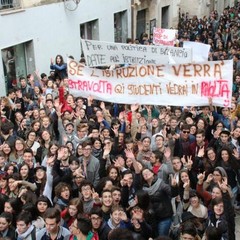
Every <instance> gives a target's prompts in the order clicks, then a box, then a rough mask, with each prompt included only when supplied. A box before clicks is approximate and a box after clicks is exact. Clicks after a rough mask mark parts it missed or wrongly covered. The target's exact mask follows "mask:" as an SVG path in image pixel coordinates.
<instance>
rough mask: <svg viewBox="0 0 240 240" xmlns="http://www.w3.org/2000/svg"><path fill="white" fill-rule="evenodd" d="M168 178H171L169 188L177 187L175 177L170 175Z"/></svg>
mask: <svg viewBox="0 0 240 240" xmlns="http://www.w3.org/2000/svg"><path fill="white" fill-rule="evenodd" d="M170 178H171V186H172V187H175V186H177V179H176V176H175V175H171V176H170Z"/></svg>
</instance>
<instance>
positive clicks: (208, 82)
mask: <svg viewBox="0 0 240 240" xmlns="http://www.w3.org/2000/svg"><path fill="white" fill-rule="evenodd" d="M232 65H233V62H232V60H228V61H216V62H215V61H214V62H204V63H189V64H178V65H169V64H166V65H165V64H157V65H131V66H128V67H125V68H117V69H116V70H108V69H107V70H100V69H94V68H88V67H86V66H83V65H81V64H79V63H78V62H76V61H74V60H70V59H69V61H68V77H69V80H68V84H69V91H70V93H72V94H73V95H74V96H82V97H88V96H89V95H91V96H92V97H94V98H96V99H98V100H102V101H107V102H114V103H123V104H135V103H139V104H150V105H172V106H204V105H208V98H209V97H211V98H212V99H213V104H214V105H216V106H230V105H231V96H232V69H233V66H232Z"/></svg>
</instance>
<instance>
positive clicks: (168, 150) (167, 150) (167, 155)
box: [164, 147, 171, 160]
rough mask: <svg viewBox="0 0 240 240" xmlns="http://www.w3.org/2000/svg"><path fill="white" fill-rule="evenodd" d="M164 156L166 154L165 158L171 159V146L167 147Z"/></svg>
mask: <svg viewBox="0 0 240 240" xmlns="http://www.w3.org/2000/svg"><path fill="white" fill-rule="evenodd" d="M164 156H165V158H166V159H167V160H168V159H170V156H171V149H170V147H166V148H165V151H164Z"/></svg>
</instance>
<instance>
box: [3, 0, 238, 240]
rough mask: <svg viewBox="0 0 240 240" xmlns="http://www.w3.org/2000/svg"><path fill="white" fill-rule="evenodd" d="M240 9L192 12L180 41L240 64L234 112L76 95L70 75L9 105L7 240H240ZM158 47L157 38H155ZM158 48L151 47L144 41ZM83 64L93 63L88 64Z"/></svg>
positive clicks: (15, 96)
mask: <svg viewBox="0 0 240 240" xmlns="http://www.w3.org/2000/svg"><path fill="white" fill-rule="evenodd" d="M239 10H240V9H239V4H238V3H237V4H236V6H235V7H233V8H226V9H225V10H224V12H223V13H222V14H221V15H218V13H217V12H216V11H214V12H212V13H211V15H210V17H209V18H207V17H204V18H202V19H199V18H197V17H193V18H189V16H188V14H182V15H181V16H180V22H179V41H178V44H179V45H181V42H182V41H184V40H185V39H190V40H191V41H200V42H203V43H208V44H210V45H211V53H210V57H209V58H210V59H209V60H220V59H233V60H234V66H233V68H234V76H233V77H234V85H233V96H232V105H231V108H227V107H223V108H218V107H215V106H213V105H212V99H211V98H209V105H208V106H204V107H195V106H179V107H172V106H162V105H161V103H159V105H158V106H149V105H138V104H131V105H128V104H126V105H123V104H117V103H109V102H108V103H107V102H101V101H97V100H96V99H93V98H92V97H91V96H89V97H88V98H86V99H85V98H82V97H81V96H79V97H74V96H73V95H71V94H70V93H69V92H68V83H67V65H66V64H65V63H64V60H63V58H62V56H61V55H58V56H56V59H55V63H54V61H53V60H51V63H50V69H51V72H50V76H47V75H46V74H44V73H43V74H41V76H38V74H36V75H37V77H35V76H34V75H33V74H29V75H28V76H27V77H26V78H25V77H21V78H20V79H19V81H18V86H17V87H15V86H12V87H11V88H10V89H8V94H7V96H6V97H2V98H1V128H0V129H1V134H0V239H5V240H7V239H11V240H12V239H17V240H34V239H37V240H46V239H49V240H50V239H51V240H53V239H57V240H62V239H74V240H83V239H88V240H90V239H95V240H105V239H106V240H113V239H115V240H121V239H129V240H132V239H143V240H144V239H147V240H148V239H159V240H160V239H194V240H196V239H211V240H214V239H219V240H220V239H224V240H228V239H229V240H234V239H235V211H237V210H239V209H240V206H239V180H240V172H239V169H240V155H239V154H240V146H239V140H240V109H239V105H238V102H239V86H240V85H239V84H240V74H239V72H238V71H239V70H240V69H239V67H240V65H239V64H240V63H239V55H238V54H239V50H240V49H239V35H240V31H239V24H240V21H239V14H240V13H239ZM144 36H145V37H146V35H144ZM144 41H146V39H145V40H144ZM81 62H84V60H83V59H81Z"/></svg>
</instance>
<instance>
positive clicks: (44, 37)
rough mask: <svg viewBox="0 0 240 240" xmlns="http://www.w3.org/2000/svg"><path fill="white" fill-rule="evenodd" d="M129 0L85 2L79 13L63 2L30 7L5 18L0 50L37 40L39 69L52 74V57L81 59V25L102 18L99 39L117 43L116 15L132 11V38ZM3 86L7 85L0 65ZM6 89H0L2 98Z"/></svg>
mask: <svg viewBox="0 0 240 240" xmlns="http://www.w3.org/2000/svg"><path fill="white" fill-rule="evenodd" d="M130 7H131V6H130V1H129V0H114V1H112V0H101V1H100V0H81V2H80V4H79V7H78V9H77V10H76V11H73V12H71V11H67V10H66V9H65V8H64V4H63V3H54V4H48V5H42V6H39V7H33V8H27V9H25V11H23V12H18V13H12V14H9V15H1V13H0V29H1V34H0V36H1V37H0V49H3V48H6V47H9V46H12V45H16V44H19V43H22V42H26V41H29V40H33V44H34V52H35V64H36V68H37V69H39V71H40V73H41V72H46V73H49V70H50V69H49V64H50V58H51V57H53V58H55V56H56V55H57V54H61V55H62V56H63V57H64V59H65V60H66V57H67V55H73V56H74V57H75V58H76V59H79V58H80V24H81V23H84V22H88V21H91V20H94V19H99V40H103V41H114V23H113V19H114V13H116V12H120V11H124V10H128V35H129V36H130V35H131V12H130ZM0 84H1V86H3V84H4V74H3V66H2V64H1V63H0ZM3 95H5V89H4V88H3V87H1V88H0V96H3Z"/></svg>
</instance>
